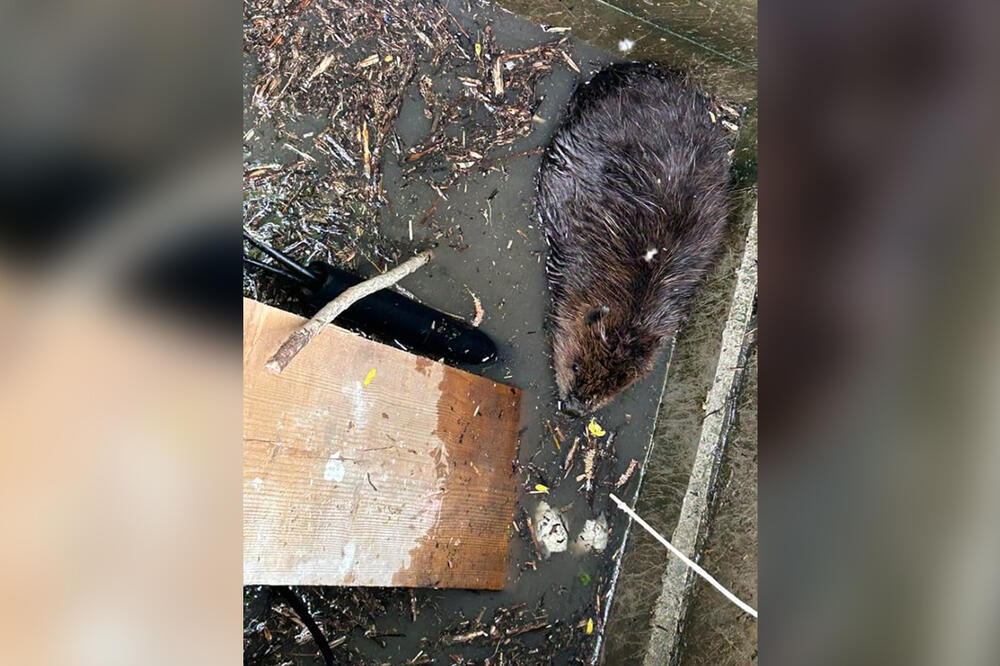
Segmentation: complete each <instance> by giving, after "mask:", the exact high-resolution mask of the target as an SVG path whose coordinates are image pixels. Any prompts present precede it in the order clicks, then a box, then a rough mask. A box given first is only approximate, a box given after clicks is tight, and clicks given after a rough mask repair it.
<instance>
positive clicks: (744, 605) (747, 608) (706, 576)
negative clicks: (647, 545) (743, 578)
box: [611, 493, 757, 618]
mask: <svg viewBox="0 0 1000 666" xmlns="http://www.w3.org/2000/svg"><path fill="white" fill-rule="evenodd" d="M611 499H613V500H614V501H615V504H617V505H618V508H620V509H621V510H622V511H624V512H625V513H627V514H628V515H629V517H631V518H632V520H634V521H635V522H637V523H639V524H640V525H642V526H643V527H644V528H645V530H646V531H647V532H649V533H650V534H652V535H653V537H654V538H655V539H656V540H657V541H659V542H660V543H662V544H663V545H664V546H666V547H667V549H668V550H669V551H670V552H671V553H673V554H674V555H676V556H677V557H679V558H681V561H682V562H684V564H686V565H688V566H689V567H691V569H693V570H694V572H695V573H696V574H698V575H699V576H701V577H702V578H704V579H705V580H707V581H708V582H709V583H711V584H712V587H714V588H715V589H717V590H718V591H719V592H722V594H724V595H725V597H726V598H727V599H729V600H730V601H732V602H733V603H734V604H736V605H737V606H739V607H740V608H741V609H743V610H744V611H745V612H747V613H749V614H750V615H752V616H753V617H755V618H756V617H757V611H755V610H754V609H753V608H751V607H750V604H748V603H746V602H745V601H743V600H742V599H740V598H739V597H737V596H736V595H735V594H733V593H732V592H730V591H729V590H727V589H726V588H725V587H723V586H722V583H720V582H719V581H717V580H715V579H714V578H712V577H711V576H710V575H709V574H708V572H707V571H705V570H704V569H702V568H701V567H699V566H698V565H697V564H695V563H694V562H692V561H691V560H690V559H689V558H688V557H687V556H686V555H685V554H684V553H682V552H681V551H679V550H677V548H675V547H674V545H673V544H672V543H670V542H669V541H667V540H666V539H664V538H663V537H662V536H660V533H659V532H657V531H656V530H654V529H653V528H652V527H650V526H649V523H647V522H646V521H645V520H643V519H642V518H640V517H639V514H637V513H636V512H635V511H633V510H632V509H630V508H629V507H628V505H627V504H625V502H623V501H621V500H620V499H618V498H617V497H615V494H614V493H611Z"/></svg>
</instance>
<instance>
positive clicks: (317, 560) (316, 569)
mask: <svg viewBox="0 0 1000 666" xmlns="http://www.w3.org/2000/svg"><path fill="white" fill-rule="evenodd" d="M302 322H303V319H302V318H301V317H298V316H295V315H292V314H290V313H287V312H283V311H281V310H278V309H275V308H272V307H269V306H266V305H262V304H260V303H256V302H254V301H251V300H248V299H244V303H243V578H244V583H245V584H248V585H250V584H273V585H278V584H280V585H292V584H296V585H385V586H388V585H391V586H410V587H432V586H433V587H463V588H477V589H500V588H502V587H503V584H504V580H505V578H506V575H507V546H508V538H509V535H508V526H509V525H510V522H511V520H512V518H513V511H514V491H515V487H514V486H515V481H514V474H513V466H512V463H513V460H514V455H515V448H516V444H517V431H518V421H519V417H520V392H519V391H518V389H516V388H513V387H509V386H505V385H503V384H498V383H496V382H493V381H490V380H488V379H485V378H482V377H478V376H476V375H472V374H469V373H467V372H462V371H460V370H456V369H455V368H451V367H448V366H445V365H442V364H440V363H435V362H434V361H431V360H428V359H426V358H422V357H418V356H414V355H412V354H409V353H407V352H404V351H402V350H399V349H396V348H393V347H389V346H386V345H382V344H378V343H375V342H372V341H370V340H365V339H364V338H361V337H359V336H356V335H353V334H351V333H349V332H347V331H344V330H342V329H339V328H337V327H334V326H328V327H327V328H326V329H325V330H324V331H323V332H322V333H320V334H319V335H318V336H317V337H316V339H314V340H313V341H312V342H311V343H310V344H309V345H308V346H307V347H306V348H305V349H304V350H303V351H302V352H300V353H299V355H298V356H297V357H296V358H295V359H294V360H293V361H292V362H291V363H290V364H289V365H288V367H287V368H286V369H285V370H284V372H282V373H281V374H276V373H273V372H270V371H269V370H266V369H265V368H264V364H265V362H266V361H267V358H268V357H269V356H270V355H271V354H272V353H273V352H274V350H275V349H277V348H278V346H279V345H280V344H281V342H282V341H283V340H284V339H285V337H287V335H288V334H289V333H290V332H291V331H292V330H293V329H294V328H295V327H297V326H300V325H301V324H302Z"/></svg>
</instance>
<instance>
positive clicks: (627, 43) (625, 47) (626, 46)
mask: <svg viewBox="0 0 1000 666" xmlns="http://www.w3.org/2000/svg"><path fill="white" fill-rule="evenodd" d="M633 46H635V42H633V41H632V40H631V39H629V38H628V37H625V38H623V39H621V40H619V41H618V50H619V51H621V52H622V53H628V52H629V51H631V50H632V47H633Z"/></svg>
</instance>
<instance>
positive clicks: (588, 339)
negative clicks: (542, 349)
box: [552, 303, 662, 414]
mask: <svg viewBox="0 0 1000 666" xmlns="http://www.w3.org/2000/svg"><path fill="white" fill-rule="evenodd" d="M552 323H553V330H552V352H553V354H552V355H553V362H554V365H555V371H556V383H557V384H558V386H559V397H560V398H561V399H562V400H563V409H564V410H565V411H567V412H569V413H574V414H580V413H584V412H590V411H593V410H595V409H598V408H599V407H603V406H604V405H606V404H607V403H608V402H610V401H611V400H612V399H613V398H614V397H615V396H616V395H618V394H619V393H621V392H622V391H623V390H625V389H626V388H628V387H629V386H631V385H632V384H633V383H634V382H635V381H636V380H637V379H639V378H640V377H642V376H643V375H645V374H646V373H647V372H648V371H649V370H650V369H651V368H652V366H653V361H654V359H655V356H656V351H657V349H658V348H659V345H660V340H661V339H662V338H661V336H658V335H655V334H654V333H652V332H650V331H648V330H646V328H645V327H644V326H643V325H642V323H641V322H640V321H637V320H636V318H635V317H631V316H629V314H628V313H627V312H623V311H617V310H616V306H615V304H613V303H588V304H584V305H581V306H580V307H572V308H561V311H560V312H556V313H554V314H553V322H552Z"/></svg>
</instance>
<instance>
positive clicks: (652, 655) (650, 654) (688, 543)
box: [643, 201, 757, 666]
mask: <svg viewBox="0 0 1000 666" xmlns="http://www.w3.org/2000/svg"><path fill="white" fill-rule="evenodd" d="M751 215H752V219H751V223H750V228H749V230H748V231H747V239H746V244H745V246H744V250H743V258H742V260H741V262H740V267H739V269H738V271H737V274H736V286H735V288H734V290H733V299H732V303H731V305H730V308H729V316H728V318H727V319H726V326H725V329H724V330H723V333H722V346H721V349H720V351H719V361H718V364H717V365H716V370H715V378H714V379H713V381H712V386H711V388H710V389H709V392H708V395H707V396H706V399H705V405H704V407H703V409H704V411H705V419H704V421H703V422H702V427H701V436H700V438H699V440H698V449H697V451H696V453H695V459H694V463H693V464H692V466H691V475H690V477H689V480H688V488H687V492H686V493H685V495H684V501H683V503H682V505H681V513H680V518H679V519H678V521H677V527H676V528H675V530H674V533H673V535H672V537H671V539H670V541H671V543H672V544H673V545H674V546H676V547H677V548H678V549H679V550H680V551H681V552H682V553H684V554H685V555H687V556H688V557H690V558H691V559H693V560H695V561H697V560H698V559H699V557H698V556H699V549H700V545H701V544H700V541H701V538H702V536H703V532H704V527H705V524H706V518H707V516H708V512H709V510H710V509H711V502H710V499H711V495H712V488H713V486H714V484H715V481H716V478H717V477H718V471H719V466H720V464H721V461H722V453H723V449H724V446H725V433H726V430H727V428H728V426H729V424H730V422H731V412H732V410H731V409H730V408H729V407H730V406H731V405H730V404H729V403H731V402H732V400H733V399H734V397H733V396H734V389H736V388H738V386H737V385H738V382H739V379H740V370H741V367H740V366H741V361H740V359H741V358H742V357H743V352H744V339H745V337H746V333H747V330H748V327H749V324H750V318H751V315H752V313H753V304H754V297H755V295H756V293H757V202H756V201H755V202H754V204H753V211H752V213H751ZM664 556H665V557H670V555H669V554H667V553H665V555H664ZM709 573H711V572H709ZM694 578H695V574H694V572H692V571H691V570H690V569H689V568H688V567H687V566H686V565H685V564H684V563H683V562H681V561H680V560H679V559H677V558H676V557H671V558H670V562H669V564H668V565H667V570H666V571H665V572H664V574H663V579H662V589H661V592H660V597H659V599H657V602H656V605H655V607H654V608H653V614H652V618H651V620H650V624H651V633H650V638H649V644H648V646H647V648H646V655H645V658H644V660H643V665H644V666H662V665H663V664H670V663H674V661H675V660H676V659H677V658H678V654H677V647H678V645H679V643H680V635H681V629H682V627H683V623H684V618H685V615H686V613H687V607H688V603H689V600H690V591H691V589H692V583H693V582H694Z"/></svg>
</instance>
